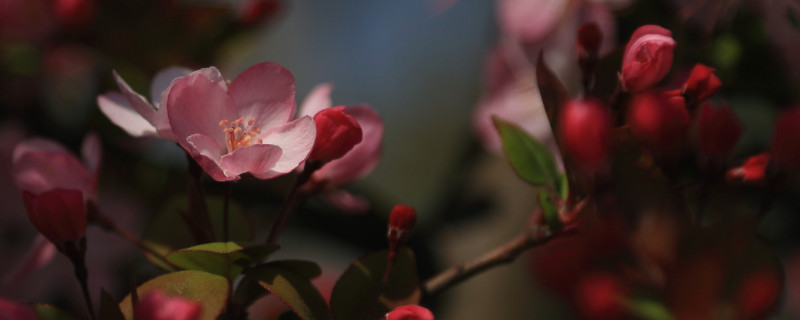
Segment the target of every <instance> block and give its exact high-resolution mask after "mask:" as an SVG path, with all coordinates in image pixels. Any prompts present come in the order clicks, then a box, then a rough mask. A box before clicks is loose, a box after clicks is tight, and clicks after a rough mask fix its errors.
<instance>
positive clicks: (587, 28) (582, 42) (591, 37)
mask: <svg viewBox="0 0 800 320" xmlns="http://www.w3.org/2000/svg"><path fill="white" fill-rule="evenodd" d="M602 41H603V32H602V31H600V27H599V26H598V25H597V23H595V22H591V23H586V24H584V25H581V26H580V28H578V53H579V55H584V54H588V53H592V52H593V53H597V50H598V49H599V48H600V43H601V42H602Z"/></svg>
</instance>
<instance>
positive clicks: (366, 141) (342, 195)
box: [300, 84, 383, 211]
mask: <svg viewBox="0 0 800 320" xmlns="http://www.w3.org/2000/svg"><path fill="white" fill-rule="evenodd" d="M332 89H333V87H332V86H331V85H330V84H321V85H318V86H316V87H315V88H314V89H312V90H311V93H309V95H308V96H307V97H306V99H305V100H304V101H303V104H302V107H301V108H300V114H301V115H308V116H311V115H315V114H317V113H319V112H321V111H322V110H325V109H327V108H330V106H331V98H330V94H331V90H332ZM344 113H346V114H347V115H349V116H351V117H353V119H355V120H356V121H357V122H358V125H359V126H360V127H361V132H362V137H363V138H362V140H361V142H360V143H358V144H356V145H355V147H353V149H351V150H350V151H349V152H347V154H345V155H344V156H343V157H341V158H339V159H336V160H333V161H331V162H328V163H327V164H325V165H324V166H323V167H322V168H320V169H319V170H317V171H316V172H314V175H313V176H312V177H311V179H312V183H314V184H315V185H316V187H317V188H320V189H322V190H323V191H324V192H325V195H326V197H327V198H328V201H330V202H331V203H333V204H336V205H337V206H339V207H341V208H343V209H345V210H348V211H364V210H366V209H367V208H368V207H369V203H368V202H367V201H366V200H365V199H363V198H360V197H357V196H355V195H353V194H350V193H348V192H346V191H340V190H335V189H336V188H338V187H341V186H343V185H345V184H348V183H351V182H353V181H356V180H358V179H361V178H363V177H364V176H366V175H367V174H369V173H370V172H372V169H374V168H375V166H377V165H378V161H379V160H380V156H381V142H382V141H383V121H382V120H381V117H380V116H379V115H378V113H377V112H376V111H375V109H372V108H371V107H369V106H366V105H361V106H353V107H345V108H344Z"/></svg>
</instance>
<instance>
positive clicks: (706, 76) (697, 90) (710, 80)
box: [682, 63, 722, 104]
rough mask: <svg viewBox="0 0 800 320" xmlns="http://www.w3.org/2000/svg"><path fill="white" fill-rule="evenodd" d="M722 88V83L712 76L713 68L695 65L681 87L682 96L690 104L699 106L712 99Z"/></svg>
mask: <svg viewBox="0 0 800 320" xmlns="http://www.w3.org/2000/svg"><path fill="white" fill-rule="evenodd" d="M720 87H722V82H721V81H719V78H717V76H715V75H714V68H710V67H707V66H705V65H702V64H699V63H698V64H696V65H695V66H694V68H693V69H692V73H691V74H690V75H689V80H686V83H685V84H684V85H683V92H682V93H683V95H684V96H685V97H687V99H689V101H691V102H692V103H695V104H700V103H702V102H703V101H705V100H708V99H709V98H711V97H713V96H714V95H715V94H716V93H717V91H719V89H720Z"/></svg>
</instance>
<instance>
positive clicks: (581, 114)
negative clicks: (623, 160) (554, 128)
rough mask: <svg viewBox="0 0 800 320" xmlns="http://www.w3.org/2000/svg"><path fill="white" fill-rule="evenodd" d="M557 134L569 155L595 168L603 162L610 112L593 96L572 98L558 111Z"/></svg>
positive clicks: (607, 138)
mask: <svg viewBox="0 0 800 320" xmlns="http://www.w3.org/2000/svg"><path fill="white" fill-rule="evenodd" d="M558 131H559V136H560V138H561V141H562V143H563V145H564V148H565V149H566V153H567V155H568V156H570V157H572V159H573V160H575V161H576V162H577V163H578V164H580V165H581V166H583V167H585V168H587V170H589V171H595V170H596V169H598V168H600V167H601V166H602V165H603V164H605V162H606V158H607V157H608V144H609V137H610V136H611V111H610V110H609V109H608V108H607V107H606V106H604V105H603V104H602V103H601V102H600V101H597V100H593V99H586V100H571V101H569V102H567V103H566V104H565V105H564V108H563V110H562V111H561V115H560V119H559V126H558Z"/></svg>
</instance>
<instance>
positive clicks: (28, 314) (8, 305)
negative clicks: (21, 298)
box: [0, 298, 39, 320]
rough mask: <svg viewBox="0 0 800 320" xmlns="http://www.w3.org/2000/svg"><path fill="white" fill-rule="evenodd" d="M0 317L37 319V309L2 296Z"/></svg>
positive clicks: (14, 319)
mask: <svg viewBox="0 0 800 320" xmlns="http://www.w3.org/2000/svg"><path fill="white" fill-rule="evenodd" d="M0 319H3V320H36V319H39V317H38V316H37V315H36V311H33V308H31V307H30V306H27V305H23V304H20V303H17V302H15V301H11V300H6V299H3V298H0Z"/></svg>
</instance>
